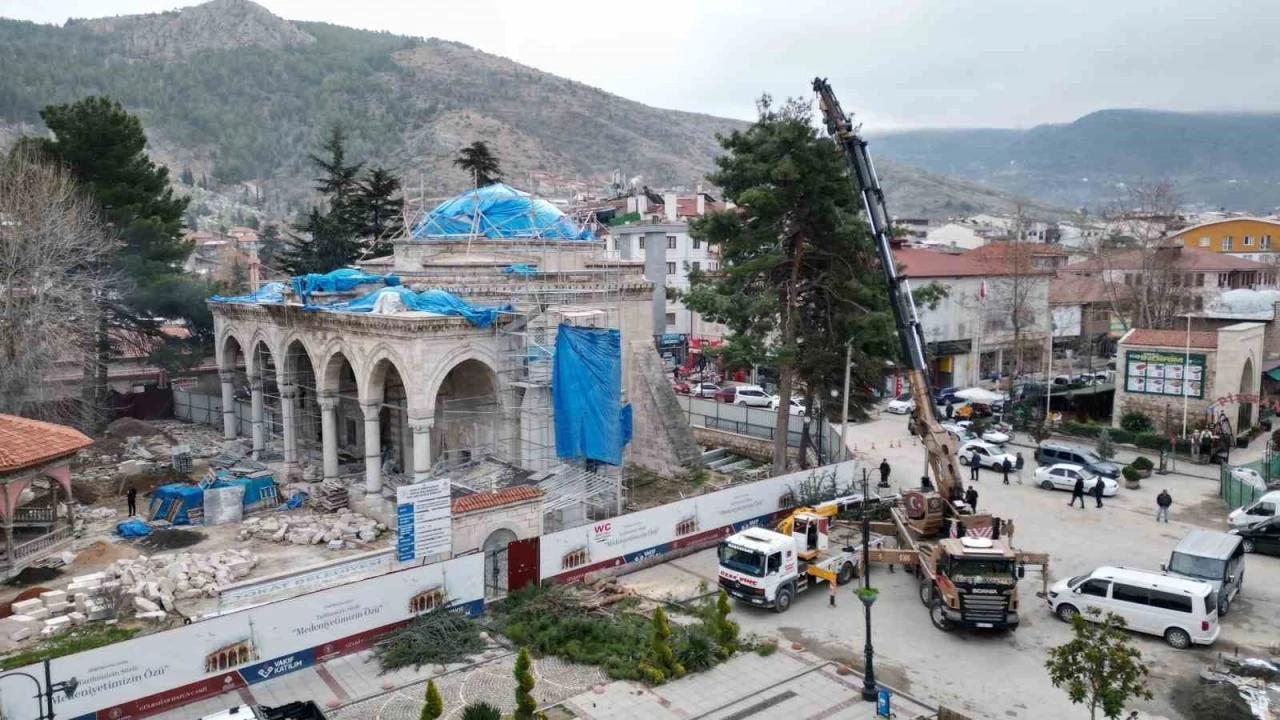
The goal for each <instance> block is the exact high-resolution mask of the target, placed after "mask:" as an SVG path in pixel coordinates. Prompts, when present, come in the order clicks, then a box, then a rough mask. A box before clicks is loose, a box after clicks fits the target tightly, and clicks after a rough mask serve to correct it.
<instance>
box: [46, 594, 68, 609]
mask: <svg viewBox="0 0 1280 720" xmlns="http://www.w3.org/2000/svg"><path fill="white" fill-rule="evenodd" d="M40 602H42V603H44V606H45V607H49V606H50V605H62V604H64V603H66V602H67V593H66V591H64V590H50V591H49V592H42V593H40Z"/></svg>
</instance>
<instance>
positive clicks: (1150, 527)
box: [625, 414, 1280, 720]
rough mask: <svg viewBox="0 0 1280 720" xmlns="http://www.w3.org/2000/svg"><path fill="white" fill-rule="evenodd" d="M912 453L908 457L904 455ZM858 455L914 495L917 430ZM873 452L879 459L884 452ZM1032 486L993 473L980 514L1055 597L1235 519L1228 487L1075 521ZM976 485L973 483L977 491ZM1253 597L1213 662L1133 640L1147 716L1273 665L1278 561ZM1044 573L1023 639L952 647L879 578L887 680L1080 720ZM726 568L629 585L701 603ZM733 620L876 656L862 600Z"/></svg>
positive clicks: (1253, 583)
mask: <svg viewBox="0 0 1280 720" xmlns="http://www.w3.org/2000/svg"><path fill="white" fill-rule="evenodd" d="M900 440H901V441H902V442H901V447H898V442H899V441H900ZM848 443H849V445H850V446H854V445H856V446H857V448H858V456H859V458H860V459H861V460H863V461H864V462H866V465H867V468H868V469H869V470H870V471H871V472H872V474H873V476H874V474H875V467H876V466H877V465H879V463H880V461H881V460H882V459H886V460H888V461H889V464H890V465H891V467H892V468H893V471H892V474H891V476H890V480H891V483H893V484H894V485H897V484H898V482H902V483H903V484H906V483H907V482H908V478H912V477H918V473H919V472H920V470H921V469H922V468H923V464H924V451H923V449H922V448H920V447H918V446H915V447H913V446H912V444H911V440H910V438H909V437H908V436H907V432H906V420H905V418H903V417H900V416H891V415H887V414H886V415H885V416H883V417H882V418H880V419H877V420H874V421H872V422H868V423H863V424H859V425H856V426H850V428H849V440H848ZM873 443H874V446H875V449H874V450H873V449H872V445H873ZM1024 454H1025V455H1026V456H1027V460H1028V467H1027V469H1026V470H1024V473H1025V474H1026V478H1025V480H1026V484H1023V485H1018V484H1016V481H1015V482H1014V484H1011V485H1008V486H1005V485H1002V484H1001V481H1000V476H999V475H997V474H996V473H994V472H988V471H983V473H982V477H981V480H980V481H979V482H978V483H977V484H976V488H977V489H978V492H979V500H978V506H979V509H980V510H981V511H982V512H991V513H993V514H995V515H996V516H999V517H1007V518H1013V519H1014V521H1015V526H1016V527H1015V534H1014V544H1015V545H1016V546H1018V547H1019V548H1023V549H1026V550H1032V551H1047V552H1048V553H1050V555H1051V558H1052V559H1051V567H1050V572H1049V578H1047V580H1048V582H1049V583H1052V582H1053V581H1054V580H1056V579H1058V578H1061V577H1069V576H1072V575H1076V574H1080V573H1084V572H1088V571H1090V570H1092V569H1093V568H1095V567H1097V566H1099V565H1107V564H1122V565H1128V566H1132V567H1139V568H1149V569H1152V570H1156V569H1158V568H1159V566H1160V563H1161V562H1163V561H1165V560H1166V559H1167V558H1168V555H1169V552H1170V551H1171V550H1172V548H1173V546H1174V545H1175V544H1176V543H1177V541H1178V539H1179V538H1181V537H1182V536H1183V535H1184V534H1185V533H1186V532H1187V531H1188V530H1190V529H1191V528H1193V527H1207V528H1213V529H1223V528H1224V527H1225V518H1226V511H1225V508H1224V507H1223V505H1222V503H1221V501H1219V500H1218V498H1217V496H1216V494H1215V493H1216V491H1217V482H1216V481H1213V480H1209V479H1206V478H1198V477H1189V476H1184V475H1167V476H1163V477H1152V478H1150V479H1146V480H1143V481H1142V484H1143V485H1142V488H1141V489H1140V490H1126V489H1124V488H1123V487H1122V488H1121V489H1120V490H1119V494H1118V495H1117V496H1116V497H1114V498H1106V499H1104V501H1103V502H1104V505H1105V506H1104V507H1103V508H1102V509H1101V510H1099V509H1095V508H1094V507H1093V501H1092V499H1090V502H1089V506H1088V508H1087V509H1084V510H1081V509H1079V508H1078V507H1076V508H1069V507H1067V502H1068V500H1069V499H1070V494H1069V493H1066V492H1055V491H1047V490H1042V489H1040V488H1038V487H1036V486H1034V485H1033V484H1031V482H1030V476H1031V472H1032V470H1033V468H1034V461H1033V460H1032V459H1031V454H1030V452H1029V451H1026V450H1024ZM967 475H968V473H967V471H966V472H965V476H966V477H967ZM1161 489H1168V490H1169V492H1170V493H1171V494H1172V495H1173V498H1174V506H1173V509H1172V513H1171V519H1172V521H1171V522H1170V523H1169V524H1163V523H1160V524H1157V523H1156V522H1155V520H1154V515H1155V496H1156V494H1157V493H1159V492H1160V490H1161ZM1246 568H1247V570H1246V573H1245V581H1244V586H1243V592H1242V595H1241V597H1240V598H1239V599H1238V600H1237V602H1236V604H1235V605H1234V607H1233V608H1232V610H1231V613H1230V614H1229V615H1228V616H1226V617H1225V618H1223V631H1222V635H1221V637H1220V638H1219V640H1218V642H1217V643H1216V644H1215V645H1214V646H1212V647H1211V648H1208V649H1205V648H1200V649H1195V650H1189V651H1177V650H1174V649H1172V648H1170V647H1168V646H1167V645H1166V644H1165V643H1164V641H1163V640H1161V639H1159V638H1154V637H1150V636H1145V635H1134V636H1133V638H1134V643H1135V645H1136V646H1137V647H1138V648H1139V649H1140V650H1141V651H1142V653H1143V657H1144V658H1145V659H1146V661H1147V662H1148V664H1149V667H1150V669H1151V679H1152V682H1151V685H1150V687H1151V690H1152V692H1153V693H1154V694H1155V698H1154V699H1153V700H1152V701H1151V702H1149V703H1143V704H1140V705H1138V706H1136V707H1137V708H1138V709H1140V710H1142V711H1143V712H1144V713H1146V714H1147V715H1148V716H1149V717H1167V718H1175V719H1178V720H1194V719H1193V718H1183V717H1182V716H1181V715H1179V714H1178V713H1177V712H1176V711H1175V710H1174V709H1173V707H1172V706H1171V704H1170V702H1169V694H1170V691H1171V685H1172V683H1173V682H1174V681H1181V680H1182V679H1184V678H1188V677H1194V675H1195V674H1196V673H1197V672H1198V671H1199V670H1200V669H1201V668H1202V667H1203V666H1204V665H1206V664H1208V663H1209V662H1211V661H1212V660H1213V658H1214V655H1215V653H1217V652H1224V653H1231V652H1235V651H1236V649H1237V648H1238V649H1239V652H1240V653H1241V654H1242V655H1246V654H1251V655H1259V656H1264V657H1265V656H1269V655H1271V654H1272V653H1274V652H1275V647H1276V646H1277V645H1280V557H1267V556H1258V555H1254V556H1250V557H1249V558H1248V559H1247V561H1246ZM1037 575H1038V573H1036V572H1034V571H1032V570H1030V569H1028V572H1027V577H1026V579H1025V580H1023V581H1022V584H1021V585H1020V588H1021V589H1022V590H1023V591H1024V593H1025V594H1024V595H1023V600H1022V601H1023V603H1024V609H1023V612H1022V625H1021V627H1020V628H1019V629H1018V630H1017V631H1016V632H1012V633H977V632H965V631H957V632H954V633H950V634H947V633H942V632H940V631H938V630H936V629H934V627H933V625H932V624H931V623H930V622H929V619H928V616H927V614H926V612H925V608H924V607H923V606H922V605H921V604H920V601H919V600H918V599H917V594H916V580H915V578H913V577H912V576H911V575H909V574H907V573H904V572H902V571H901V569H899V571H898V572H897V573H896V574H890V573H889V572H888V571H887V570H886V569H884V568H883V567H876V568H873V571H872V584H873V585H875V586H876V587H878V588H880V589H881V591H882V592H881V595H880V601H879V602H878V603H876V605H875V606H874V610H873V630H872V637H873V641H874V644H875V651H876V656H875V657H876V674H877V677H878V678H879V679H880V680H882V681H884V682H886V683H888V684H890V685H894V686H897V687H898V688H899V689H901V690H904V691H907V692H910V693H912V694H914V695H916V696H918V697H921V698H924V699H928V700H932V701H935V702H937V703H940V704H942V705H947V706H950V707H953V708H954V709H956V710H958V711H961V712H967V713H969V714H971V715H973V716H974V717H987V718H1051V717H1052V718H1058V717H1064V718H1065V717H1081V716H1082V710H1081V708H1079V707H1076V708H1073V707H1072V706H1071V704H1070V703H1069V701H1068V700H1067V697H1066V695H1065V693H1063V692H1062V691H1061V690H1058V689H1056V688H1054V687H1053V686H1052V685H1051V684H1050V683H1049V680H1048V676H1047V674H1046V673H1045V670H1044V661H1045V659H1046V657H1047V651H1048V649H1049V648H1050V647H1053V646H1055V645H1059V644H1061V643H1063V642H1065V641H1067V640H1068V639H1069V638H1070V627H1069V626H1068V625H1066V624H1065V623H1062V622H1060V621H1059V620H1058V619H1057V618H1056V617H1054V616H1053V615H1052V614H1051V613H1050V612H1049V611H1048V607H1047V605H1045V604H1044V602H1043V601H1042V600H1039V599H1037V598H1036V597H1035V596H1034V592H1035V591H1037V590H1039V589H1040V578H1039V577H1037ZM715 578H716V560H715V555H714V551H711V550H708V551H703V552H701V553H698V554H696V555H691V556H689V557H686V558H682V559H679V560H676V561H674V562H672V563H667V564H666V565H662V566H657V567H654V568H650V569H648V570H644V571H641V572H639V573H635V574H632V575H629V576H627V577H626V578H625V582H626V583H627V584H628V585H630V586H632V587H635V588H637V589H638V590H640V591H641V592H643V593H645V594H646V595H649V596H651V597H659V596H662V595H666V594H670V595H673V596H677V597H679V596H689V595H691V594H693V593H696V591H697V586H698V582H700V581H703V580H705V581H706V582H707V583H708V584H710V585H712V586H714V584H715ZM734 615H735V618H736V619H737V621H738V622H739V623H740V624H741V625H742V627H743V630H744V631H745V632H750V633H756V634H759V635H780V636H782V637H784V638H786V639H788V640H790V641H793V642H800V643H802V644H804V645H805V646H806V648H807V649H808V650H810V651H811V652H815V653H816V654H818V655H819V656H821V657H824V658H827V659H835V660H840V661H844V662H848V663H849V664H851V665H853V666H854V667H858V668H860V667H861V666H862V648H863V643H864V637H865V636H864V632H863V625H864V623H863V617H862V608H861V606H860V604H859V603H858V602H857V601H856V598H854V597H853V596H852V595H851V593H849V592H847V591H846V592H842V593H841V595H840V602H839V606H838V607H837V608H835V609H830V608H828V607H827V595H826V593H825V592H814V593H805V594H802V595H801V596H800V597H799V598H798V599H797V601H796V603H795V605H794V606H793V607H792V609H791V610H790V611H789V612H787V613H786V614H783V615H778V614H775V613H772V612H768V611H762V610H759V609H756V608H739V609H738V610H737V611H736V612H735V613H734Z"/></svg>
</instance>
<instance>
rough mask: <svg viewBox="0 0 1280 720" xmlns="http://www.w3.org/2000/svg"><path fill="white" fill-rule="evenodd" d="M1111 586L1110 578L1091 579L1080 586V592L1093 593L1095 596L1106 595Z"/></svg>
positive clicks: (1082, 593) (1084, 593) (1083, 593)
mask: <svg viewBox="0 0 1280 720" xmlns="http://www.w3.org/2000/svg"><path fill="white" fill-rule="evenodd" d="M1110 586H1111V581H1110V580H1089V581H1087V582H1085V583H1084V584H1083V585H1081V586H1080V594H1081V595H1092V596H1094V597H1106V596H1107V588H1108V587H1110Z"/></svg>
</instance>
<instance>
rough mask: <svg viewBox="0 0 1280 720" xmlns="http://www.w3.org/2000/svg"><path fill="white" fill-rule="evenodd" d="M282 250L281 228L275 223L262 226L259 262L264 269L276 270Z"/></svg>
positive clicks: (259, 233) (259, 242) (259, 239)
mask: <svg viewBox="0 0 1280 720" xmlns="http://www.w3.org/2000/svg"><path fill="white" fill-rule="evenodd" d="M281 248H282V243H281V241H280V227H279V226H278V225H276V224H275V223H268V224H266V225H264V226H262V229H261V230H259V231H258V262H260V263H262V265H263V266H264V267H267V268H272V269H274V268H275V264H276V260H277V259H278V258H279V256H280V251H281Z"/></svg>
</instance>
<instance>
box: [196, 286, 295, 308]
mask: <svg viewBox="0 0 1280 720" xmlns="http://www.w3.org/2000/svg"><path fill="white" fill-rule="evenodd" d="M209 302H216V303H281V302H284V283H278V282H273V283H267V284H266V285H263V286H262V287H260V288H258V291H257V292H252V293H249V294H248V295H235V296H232V297H226V296H223V295H214V296H213V297H211V298H209Z"/></svg>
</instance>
